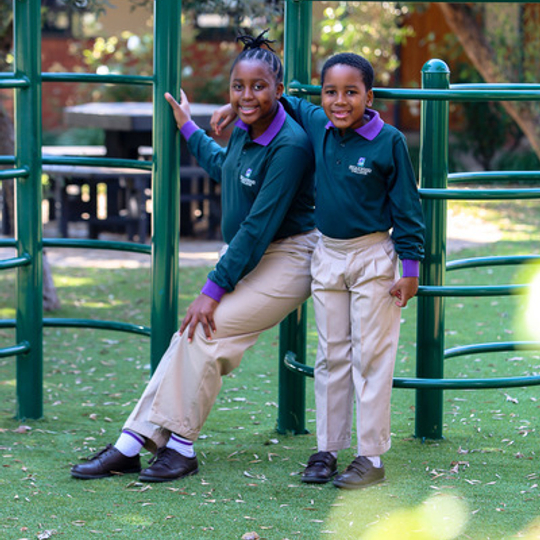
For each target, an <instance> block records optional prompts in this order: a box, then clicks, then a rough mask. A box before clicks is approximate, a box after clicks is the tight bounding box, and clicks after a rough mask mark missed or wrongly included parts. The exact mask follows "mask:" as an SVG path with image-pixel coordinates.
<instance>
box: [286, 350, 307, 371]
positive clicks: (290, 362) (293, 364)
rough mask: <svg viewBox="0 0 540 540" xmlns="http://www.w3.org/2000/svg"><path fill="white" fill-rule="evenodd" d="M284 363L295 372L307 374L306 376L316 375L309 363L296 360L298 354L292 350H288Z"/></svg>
mask: <svg viewBox="0 0 540 540" xmlns="http://www.w3.org/2000/svg"><path fill="white" fill-rule="evenodd" d="M283 364H284V365H285V366H286V367H287V369H289V370H290V371H293V372H295V373H299V374H301V375H305V376H306V377H313V376H314V369H313V368H312V367H311V366H308V365H307V364H303V363H302V362H298V361H297V360H296V354H294V353H293V352H292V351H287V353H286V354H285V356H284V357H283Z"/></svg>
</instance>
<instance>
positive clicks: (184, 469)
mask: <svg viewBox="0 0 540 540" xmlns="http://www.w3.org/2000/svg"><path fill="white" fill-rule="evenodd" d="M150 465H151V466H150V467H148V469H144V470H143V471H142V472H141V474H140V476H139V480H141V481H142V482H170V481H171V480H178V479H179V478H184V476H191V475H192V474H197V473H198V472H199V464H198V462H197V456H194V457H192V458H188V457H186V456H183V455H182V454H180V453H179V452H177V451H176V450H172V449H171V448H167V447H166V446H164V447H162V448H159V449H158V451H157V453H156V455H155V456H154V457H153V458H152V460H151V461H150Z"/></svg>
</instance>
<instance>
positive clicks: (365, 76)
mask: <svg viewBox="0 0 540 540" xmlns="http://www.w3.org/2000/svg"><path fill="white" fill-rule="evenodd" d="M338 64H342V65H345V66H350V67H352V68H355V69H357V70H358V71H359V72H360V75H362V80H363V81H364V85H365V87H366V90H368V91H369V90H371V89H372V88H373V79H374V77H375V74H374V71H373V66H372V65H371V64H370V62H369V61H368V60H366V59H365V58H364V57H363V56H360V55H359V54H355V53H339V54H335V55H334V56H331V57H330V58H328V60H327V61H326V62H325V63H324V65H323V68H322V71H321V84H324V77H325V76H326V73H327V71H328V70H329V69H330V68H332V67H334V66H337V65H338Z"/></svg>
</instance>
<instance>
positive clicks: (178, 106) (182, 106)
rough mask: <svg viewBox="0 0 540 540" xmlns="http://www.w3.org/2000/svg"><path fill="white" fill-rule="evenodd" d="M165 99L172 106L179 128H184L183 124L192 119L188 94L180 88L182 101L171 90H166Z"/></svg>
mask: <svg viewBox="0 0 540 540" xmlns="http://www.w3.org/2000/svg"><path fill="white" fill-rule="evenodd" d="M165 99H166V100H167V101H168V102H169V105H170V106H171V107H172V110H173V113H174V119H175V120H176V125H177V126H178V129H182V127H183V125H184V124H185V123H186V122H189V121H190V120H191V110H190V108H189V101H188V99H187V96H186V94H185V93H184V91H183V90H180V103H178V101H176V99H174V98H173V97H172V95H171V94H169V92H165Z"/></svg>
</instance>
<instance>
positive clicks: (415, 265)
mask: <svg viewBox="0 0 540 540" xmlns="http://www.w3.org/2000/svg"><path fill="white" fill-rule="evenodd" d="M401 264H402V265H403V277H419V276H420V261H414V260H411V259H403V260H402V261H401Z"/></svg>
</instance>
